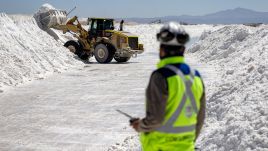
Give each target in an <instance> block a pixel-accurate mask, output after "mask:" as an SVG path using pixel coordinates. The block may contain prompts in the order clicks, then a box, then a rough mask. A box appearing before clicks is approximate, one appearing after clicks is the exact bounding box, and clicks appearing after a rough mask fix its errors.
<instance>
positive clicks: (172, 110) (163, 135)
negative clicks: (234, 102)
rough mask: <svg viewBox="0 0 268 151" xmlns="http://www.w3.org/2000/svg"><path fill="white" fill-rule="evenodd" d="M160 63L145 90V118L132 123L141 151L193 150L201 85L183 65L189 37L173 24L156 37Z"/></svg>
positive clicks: (199, 125)
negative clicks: (138, 137) (138, 138)
mask: <svg viewBox="0 0 268 151" xmlns="http://www.w3.org/2000/svg"><path fill="white" fill-rule="evenodd" d="M157 40H158V41H159V42H160V52H159V56H160V62H159V63H158V65H157V66H158V69H157V70H155V71H154V72H153V73H152V75H151V78H150V82H149V85H148V87H147V90H146V117H145V118H143V119H136V120H135V121H132V122H131V126H132V127H133V128H134V129H135V130H136V131H137V132H141V138H140V139H141V143H142V148H143V150H144V151H194V149H195V140H196V139H197V137H198V135H199V133H200V130H201V128H202V125H203V122H204V118H205V89H204V83H203V81H202V79H201V76H200V74H199V72H198V71H197V70H193V69H192V68H190V66H189V65H187V64H186V63H185V62H184V51H185V44H186V43H187V42H188V41H189V35H188V34H187V33H186V32H185V31H184V29H182V27H180V25H178V24H176V23H169V24H167V25H164V26H163V27H162V28H161V29H160V32H159V33H158V34H157Z"/></svg>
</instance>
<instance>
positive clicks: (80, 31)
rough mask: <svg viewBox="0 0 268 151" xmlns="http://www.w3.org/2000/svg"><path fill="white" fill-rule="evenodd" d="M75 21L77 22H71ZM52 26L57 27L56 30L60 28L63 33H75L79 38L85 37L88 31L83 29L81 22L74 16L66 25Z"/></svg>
mask: <svg viewBox="0 0 268 151" xmlns="http://www.w3.org/2000/svg"><path fill="white" fill-rule="evenodd" d="M75 21H77V24H76V25H75V24H73V23H74V22H75ZM52 28H54V29H57V30H62V31H63V33H64V34H65V33H66V32H70V31H71V32H73V33H75V34H77V36H78V37H80V38H84V39H85V38H87V37H88V32H87V30H85V29H84V28H83V27H82V26H81V24H80V23H79V21H78V19H77V17H76V16H74V17H73V18H71V19H70V20H69V21H68V22H67V23H66V25H55V26H53V27H52Z"/></svg>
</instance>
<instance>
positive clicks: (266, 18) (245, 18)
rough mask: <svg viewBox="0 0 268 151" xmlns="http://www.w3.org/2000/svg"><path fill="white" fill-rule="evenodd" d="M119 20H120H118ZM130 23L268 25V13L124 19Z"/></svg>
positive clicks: (236, 11) (230, 11) (227, 12)
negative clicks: (174, 22) (175, 22)
mask: <svg viewBox="0 0 268 151" xmlns="http://www.w3.org/2000/svg"><path fill="white" fill-rule="evenodd" d="M117 20H119V19H117ZM124 20H125V21H128V22H137V23H151V22H158V21H160V20H161V22H169V21H177V22H183V23H188V24H244V23H245V24H246V23H268V12H257V11H253V10H249V9H244V8H235V9H228V10H224V11H220V12H216V13H212V14H208V15H204V16H190V15H182V16H165V17H155V18H124Z"/></svg>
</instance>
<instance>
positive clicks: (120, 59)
mask: <svg viewBox="0 0 268 151" xmlns="http://www.w3.org/2000/svg"><path fill="white" fill-rule="evenodd" d="M129 59H130V57H119V58H114V60H116V61H117V62H127V61H128V60H129Z"/></svg>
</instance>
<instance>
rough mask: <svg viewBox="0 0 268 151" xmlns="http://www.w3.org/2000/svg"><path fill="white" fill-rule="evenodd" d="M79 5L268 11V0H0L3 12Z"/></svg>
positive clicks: (106, 12) (125, 11) (83, 13)
mask: <svg viewBox="0 0 268 151" xmlns="http://www.w3.org/2000/svg"><path fill="white" fill-rule="evenodd" d="M44 3H49V4H52V5H53V6H54V7H56V8H60V9H63V10H70V9H71V8H73V7H74V6H77V9H76V10H75V11H74V12H73V13H72V14H71V16H73V15H77V16H79V17H90V16H95V17H116V18H117V17H160V16H179V15H185V14H187V15H205V14H208V13H214V12H217V11H221V10H226V9H233V8H237V7H241V8H248V9H252V10H256V11H262V12H268V0H0V12H5V13H8V14H18V13H19V14H33V13H34V12H36V11H37V10H38V8H39V7H40V6H41V5H42V4H44Z"/></svg>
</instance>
